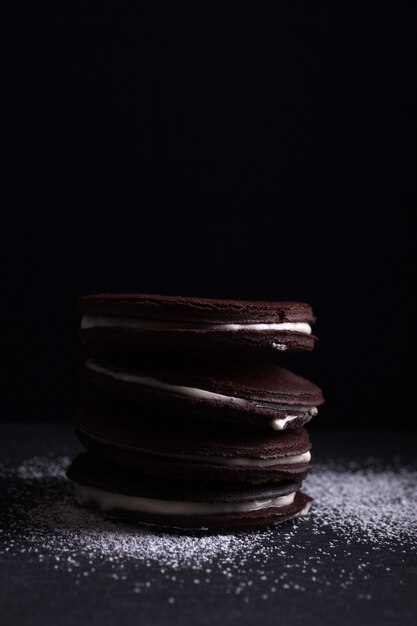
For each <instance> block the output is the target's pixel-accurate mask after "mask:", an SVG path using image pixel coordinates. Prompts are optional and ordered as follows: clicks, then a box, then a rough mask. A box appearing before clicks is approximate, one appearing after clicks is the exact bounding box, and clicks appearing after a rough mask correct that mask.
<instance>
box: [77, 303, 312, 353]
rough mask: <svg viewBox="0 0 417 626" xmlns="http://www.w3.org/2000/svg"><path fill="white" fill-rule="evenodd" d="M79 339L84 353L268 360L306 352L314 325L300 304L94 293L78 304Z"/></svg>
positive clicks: (308, 308) (307, 312) (309, 346)
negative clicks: (280, 354) (137, 351)
mask: <svg viewBox="0 0 417 626" xmlns="http://www.w3.org/2000/svg"><path fill="white" fill-rule="evenodd" d="M79 312H80V316H81V341H82V343H84V344H86V345H87V346H88V347H89V349H90V350H91V349H94V351H95V352H96V353H97V351H98V350H105V351H113V350H129V351H131V350H135V349H138V348H139V349H140V350H141V351H142V352H150V353H155V352H160V353H165V354H168V353H170V354H176V355H179V354H186V355H190V354H192V355H197V356H198V355H200V354H205V355H213V356H214V355H218V354H222V355H223V356H224V355H226V354H230V355H237V354H255V353H256V354H257V355H259V356H262V355H265V356H270V355H272V354H276V353H277V352H282V351H285V350H291V351H299V350H312V349H313V347H314V341H315V337H313V335H312V334H311V332H312V329H311V324H312V323H313V322H314V321H315V318H314V315H313V312H312V310H311V307H310V306H309V305H308V304H304V303H301V302H247V301H242V300H212V299H207V298H184V297H180V296H175V297H174V296H157V295H147V294H97V295H90V296H84V297H82V298H81V299H80V301H79Z"/></svg>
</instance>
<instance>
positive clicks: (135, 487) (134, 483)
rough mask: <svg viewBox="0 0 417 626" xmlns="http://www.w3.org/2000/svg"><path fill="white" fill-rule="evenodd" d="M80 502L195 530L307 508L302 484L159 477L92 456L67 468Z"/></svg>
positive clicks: (275, 518) (282, 516)
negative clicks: (240, 482) (252, 483)
mask: <svg viewBox="0 0 417 626" xmlns="http://www.w3.org/2000/svg"><path fill="white" fill-rule="evenodd" d="M68 477H69V478H70V479H71V480H72V481H73V482H74V486H75V495H76V498H77V500H78V503H79V504H80V505H81V506H86V507H91V508H94V509H96V510H99V511H102V512H103V513H107V514H109V515H112V516H117V517H121V518H125V519H129V520H133V521H136V522H140V523H142V524H152V525H157V526H162V527H168V528H181V529H190V530H192V529H195V530H222V529H230V530H239V529H243V528H248V527H257V526H263V525H269V524H279V523H280V522H284V521H286V520H289V519H293V518H295V517H298V516H300V515H304V514H306V513H307V512H308V509H309V507H310V504H311V498H310V497H309V496H307V495H305V494H303V493H302V492H300V491H299V486H300V485H299V483H296V482H287V483H273V484H263V485H262V486H259V485H257V486H254V485H240V486H239V485H232V484H231V485H227V484H224V483H223V484H220V485H218V484H216V483H212V484H211V485H207V484H206V485H199V484H198V483H189V482H186V481H179V480H172V479H167V478H163V479H161V478H157V477H153V476H148V475H146V474H142V473H138V472H133V471H131V470H128V469H125V468H120V467H118V466H116V465H112V464H110V463H106V462H104V461H102V460H100V459H97V458H96V457H94V456H93V455H90V454H82V455H80V456H78V457H77V458H76V459H75V460H74V461H73V462H72V464H71V466H70V467H69V469H68Z"/></svg>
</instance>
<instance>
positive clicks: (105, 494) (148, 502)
mask: <svg viewBox="0 0 417 626" xmlns="http://www.w3.org/2000/svg"><path fill="white" fill-rule="evenodd" d="M74 486H75V497H76V499H77V501H78V503H79V504H80V505H88V504H90V503H91V502H93V503H94V504H95V505H96V506H98V508H99V509H100V510H101V511H112V510H114V509H122V510H123V511H128V512H131V513H153V514H158V515H216V514H219V513H245V512H249V511H260V510H262V509H269V508H272V507H273V508H279V507H283V506H288V505H290V504H292V503H293V502H294V498H295V491H294V492H292V493H289V494H287V495H285V496H279V497H277V498H269V499H268V500H253V501H252V502H182V501H174V500H158V499H156V498H140V497H138V496H126V495H124V494H121V493H111V492H110V491H103V490H102V489H97V488H95V487H87V486H85V485H80V484H78V483H74Z"/></svg>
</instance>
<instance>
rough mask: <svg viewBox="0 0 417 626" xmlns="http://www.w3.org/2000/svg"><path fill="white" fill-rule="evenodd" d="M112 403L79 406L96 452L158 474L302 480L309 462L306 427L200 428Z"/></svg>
mask: <svg viewBox="0 0 417 626" xmlns="http://www.w3.org/2000/svg"><path fill="white" fill-rule="evenodd" d="M142 413H143V409H140V408H135V407H131V406H130V405H123V404H121V403H111V402H95V403H92V402H90V403H89V404H83V405H81V406H79V407H78V409H77V411H76V413H75V416H74V423H75V428H76V430H77V434H78V437H79V439H80V441H81V443H82V444H83V445H84V446H85V448H87V450H88V451H90V452H92V453H93V454H94V455H95V456H98V457H100V458H102V459H105V460H108V461H109V462H112V463H114V464H117V465H121V466H124V467H128V468H131V469H133V470H136V471H140V472H144V473H146V474H152V475H155V476H161V477H168V478H179V479H184V480H190V481H200V482H210V481H213V480H214V481H218V482H225V481H226V482H236V483H238V482H247V483H261V482H278V481H283V480H296V481H301V480H303V479H304V478H305V476H306V474H307V472H308V470H309V468H310V466H311V453H310V449H311V444H310V439H309V436H308V433H307V431H306V430H305V429H304V428H302V429H298V430H287V431H284V432H283V433H282V434H281V435H280V436H277V435H276V433H273V432H272V431H271V432H270V433H269V432H267V431H265V430H262V431H260V432H259V431H255V432H254V431H253V429H245V428H242V429H239V430H237V429H236V428H235V427H234V426H232V427H231V428H227V427H225V426H222V428H218V427H217V428H213V427H210V425H207V426H206V428H205V429H203V430H201V428H200V429H196V427H195V423H193V422H190V421H188V422H186V421H180V422H178V421H176V420H172V419H169V417H170V416H165V419H163V417H162V416H160V417H159V418H157V419H155V417H156V416H152V415H148V416H145V417H144V416H143V415H142Z"/></svg>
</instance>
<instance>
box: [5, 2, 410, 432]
mask: <svg viewBox="0 0 417 626" xmlns="http://www.w3.org/2000/svg"><path fill="white" fill-rule="evenodd" d="M135 5H137V6H136V8H133V7H134V6H135ZM365 5H366V6H365ZM365 5H362V6H361V7H360V9H357V8H354V7H353V6H352V5H350V4H345V5H341V4H340V3H333V7H332V8H330V9H329V8H324V7H323V5H321V6H317V3H311V2H309V3H277V2H256V3H253V2H245V1H240V2H232V3H231V2H226V1H222V2H220V3H217V2H213V3H212V2H190V3H182V2H166V3H165V2H154V1H152V2H139V3H132V5H131V6H130V7H129V8H128V5H124V4H123V6H122V3H112V7H111V8H109V7H108V6H106V5H105V3H98V4H97V5H96V6H95V8H92V5H91V4H89V3H86V2H82V3H79V4H77V3H59V2H58V3H50V6H49V8H45V6H43V7H42V9H41V8H40V6H39V4H38V3H32V5H31V6H30V7H29V8H26V9H25V10H23V9H22V8H21V6H20V7H17V6H16V5H14V9H12V10H11V12H9V13H7V14H6V19H5V20H3V21H2V23H3V26H2V29H3V34H2V41H3V44H4V45H5V52H6V59H7V61H6V71H5V74H4V77H3V101H4V102H6V104H7V112H6V113H5V114H3V121H4V122H5V131H6V143H5V146H6V149H5V164H4V166H3V168H2V179H3V184H2V188H3V192H2V196H3V202H2V205H3V210H2V219H3V220H4V222H3V228H2V233H3V243H2V246H1V251H2V256H3V258H2V265H1V267H2V275H3V305H2V316H4V320H3V322H2V328H3V329H4V330H5V333H4V339H3V348H2V354H3V356H4V357H5V368H4V375H3V377H2V381H3V385H2V387H3V389H2V395H3V408H4V411H3V412H2V417H3V418H5V419H47V420H65V419H68V416H69V415H70V413H71V410H72V407H73V405H74V402H75V401H76V394H77V343H76V342H77V320H76V316H75V304H76V299H77V297H78V296H79V295H80V294H82V293H89V292H99V291H137V292H150V293H165V294H183V295H202V296H213V297H223V296H224V297H227V298H231V297H235V298H249V299H295V300H303V301H308V302H310V303H311V304H312V305H313V307H314V310H315V312H316V314H317V315H318V317H319V322H318V324H317V328H316V330H317V333H318V334H319V336H320V343H319V344H318V346H317V349H316V351H315V353H314V354H307V355H296V356H295V357H290V355H289V356H287V357H286V362H287V363H288V364H289V365H290V366H291V367H292V368H293V369H294V370H295V371H296V372H298V373H301V374H305V375H306V376H309V377H311V378H312V379H314V380H315V381H316V382H318V383H319V384H320V385H321V386H322V387H323V388H324V390H325V395H326V398H327V405H326V407H325V408H324V409H323V410H322V411H321V414H320V417H319V418H317V419H316V425H318V426H320V424H321V425H332V426H336V427H337V426H339V425H347V424H349V425H354V426H358V427H362V426H364V427H365V426H380V425H383V424H386V423H388V421H389V423H391V424H394V425H398V424H399V423H400V422H402V424H403V425H406V424H409V425H413V423H414V414H415V407H414V400H413V398H412V393H411V390H412V384H413V382H414V381H413V373H412V362H411V364H410V365H408V362H407V360H408V359H410V358H412V357H413V352H412V347H411V344H412V338H413V336H415V330H414V326H415V323H416V313H417V311H416V301H415V273H414V266H413V259H414V249H413V238H414V234H415V232H414V230H413V229H414V228H415V214H416V207H415V166H416V159H415V145H414V144H415V130H416V128H415V105H416V97H415V96H416V94H415V85H416V81H415V77H416V63H415V34H414V31H415V26H414V24H415V20H414V15H413V14H412V11H411V10H410V9H407V8H406V7H407V4H406V3H398V2H390V3H384V2H382V3H376V5H375V7H374V6H371V4H367V3H365ZM409 6H410V7H411V6H412V5H411V4H410V5H409ZM413 13H414V12H413Z"/></svg>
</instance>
